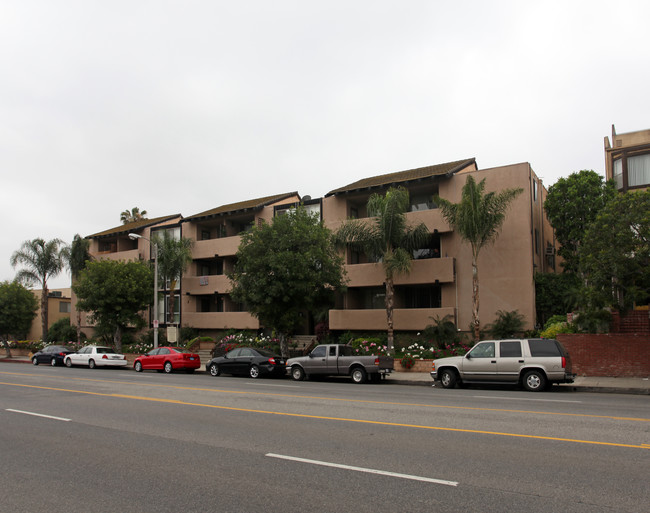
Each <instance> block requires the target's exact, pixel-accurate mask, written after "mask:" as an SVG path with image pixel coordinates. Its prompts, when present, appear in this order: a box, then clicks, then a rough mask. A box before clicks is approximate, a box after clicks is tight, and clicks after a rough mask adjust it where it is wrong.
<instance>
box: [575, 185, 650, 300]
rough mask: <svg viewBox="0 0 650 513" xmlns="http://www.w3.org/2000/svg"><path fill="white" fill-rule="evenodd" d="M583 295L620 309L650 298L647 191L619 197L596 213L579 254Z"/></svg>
mask: <svg viewBox="0 0 650 513" xmlns="http://www.w3.org/2000/svg"><path fill="white" fill-rule="evenodd" d="M579 258H580V264H581V266H580V270H581V272H582V273H583V275H584V278H585V283H586V285H587V294H586V295H587V296H588V297H590V298H591V299H592V300H593V301H594V306H613V307H615V308H618V309H620V310H623V311H625V310H627V309H629V308H632V307H633V306H634V305H635V304H641V305H643V304H647V302H648V300H649V299H650V191H644V192H628V193H627V194H619V195H617V196H615V197H614V198H613V199H612V200H610V201H609V202H608V203H607V205H606V206H605V207H604V208H603V209H601V210H600V212H599V213H598V216H597V217H596V219H595V220H594V222H593V223H592V224H591V225H590V226H589V228H588V229H587V232H586V234H585V236H584V239H583V243H582V245H581V247H580V251H579Z"/></svg>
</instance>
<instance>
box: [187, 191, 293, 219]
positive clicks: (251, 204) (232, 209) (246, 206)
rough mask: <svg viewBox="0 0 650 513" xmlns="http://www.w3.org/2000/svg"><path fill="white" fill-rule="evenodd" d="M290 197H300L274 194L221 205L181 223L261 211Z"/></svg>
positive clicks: (291, 194) (289, 193) (288, 194)
mask: <svg viewBox="0 0 650 513" xmlns="http://www.w3.org/2000/svg"><path fill="white" fill-rule="evenodd" d="M291 196H298V197H300V196H299V195H298V193H297V192H286V193H284V194H276V195H275V196H266V197H264V198H257V199H251V200H247V201H240V202H238V203H230V204H229V205H222V206H220V207H217V208H213V209H211V210H206V211H205V212H201V213H199V214H194V215H193V216H189V217H186V218H185V219H184V220H183V221H184V222H186V221H195V220H197V219H205V218H207V217H216V216H219V215H225V214H234V213H238V212H245V211H247V210H261V209H262V208H264V207H265V206H267V205H271V204H273V203H276V202H278V201H282V200H284V199H287V198H290V197H291Z"/></svg>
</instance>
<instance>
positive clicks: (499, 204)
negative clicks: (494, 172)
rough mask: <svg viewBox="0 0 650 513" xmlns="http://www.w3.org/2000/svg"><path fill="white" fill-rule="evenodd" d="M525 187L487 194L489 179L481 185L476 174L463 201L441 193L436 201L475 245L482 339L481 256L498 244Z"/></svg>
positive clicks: (476, 324) (475, 297)
mask: <svg viewBox="0 0 650 513" xmlns="http://www.w3.org/2000/svg"><path fill="white" fill-rule="evenodd" d="M522 192H523V189H521V188H519V189H506V190H504V191H501V192H499V193H496V192H489V193H487V194H486V193H485V178H484V179H483V180H481V181H480V182H479V183H478V184H477V183H476V181H475V180H474V178H473V177H472V176H468V177H467V181H466V182H465V185H464V186H463V190H462V192H461V200H460V203H451V202H450V201H448V200H445V199H442V198H440V197H439V196H436V197H435V202H436V203H437V204H438V206H439V207H440V210H441V212H442V215H443V217H444V218H445V219H446V220H447V222H448V223H449V224H450V226H451V227H452V228H453V229H454V230H456V231H457V232H458V234H459V235H460V237H461V239H463V240H464V241H466V242H469V244H470V246H471V248H472V328H473V331H474V338H475V340H478V339H479V338H480V329H481V323H480V321H479V313H478V311H479V280H478V256H479V253H480V252H481V249H482V248H483V247H485V246H487V245H488V244H491V243H494V241H495V240H496V238H497V237H498V236H499V230H500V229H501V225H502V224H503V221H504V220H505V218H506V210H507V209H508V207H509V206H510V203H511V202H512V200H514V199H515V198H516V197H517V196H518V195H519V194H521V193H522Z"/></svg>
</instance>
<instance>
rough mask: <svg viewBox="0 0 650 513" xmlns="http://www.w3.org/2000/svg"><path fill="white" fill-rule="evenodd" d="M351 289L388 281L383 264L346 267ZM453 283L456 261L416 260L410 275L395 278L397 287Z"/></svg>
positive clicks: (444, 259) (449, 258) (438, 259)
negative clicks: (436, 282)
mask: <svg viewBox="0 0 650 513" xmlns="http://www.w3.org/2000/svg"><path fill="white" fill-rule="evenodd" d="M345 270H346V271H347V275H348V279H349V280H350V282H349V283H348V286H349V287H377V286H380V285H382V284H383V283H384V281H386V275H385V273H384V269H383V267H382V264H353V265H346V266H345ZM436 280H438V282H440V283H453V281H454V259H453V258H452V257H448V258H428V259H425V260H414V261H413V263H412V265H411V272H410V273H409V274H398V275H396V276H395V285H421V284H426V283H435V281H436Z"/></svg>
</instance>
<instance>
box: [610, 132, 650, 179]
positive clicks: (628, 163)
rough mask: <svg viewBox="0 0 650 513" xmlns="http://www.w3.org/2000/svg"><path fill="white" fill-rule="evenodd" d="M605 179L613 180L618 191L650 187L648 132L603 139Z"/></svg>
mask: <svg viewBox="0 0 650 513" xmlns="http://www.w3.org/2000/svg"><path fill="white" fill-rule="evenodd" d="M605 177H606V178H607V180H611V179H614V181H615V182H616V187H617V188H618V190H619V191H621V192H625V191H628V190H635V189H647V188H648V187H649V186H650V130H638V131H636V132H628V133H623V134H617V133H616V128H615V127H614V125H612V139H611V141H610V139H609V137H605Z"/></svg>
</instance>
